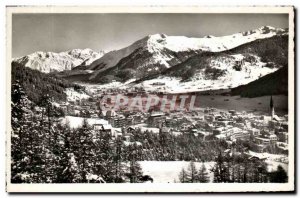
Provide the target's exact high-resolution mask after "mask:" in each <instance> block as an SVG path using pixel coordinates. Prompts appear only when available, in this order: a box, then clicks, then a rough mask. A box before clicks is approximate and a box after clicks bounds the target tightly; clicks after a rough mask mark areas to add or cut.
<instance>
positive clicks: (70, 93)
mask: <svg viewBox="0 0 300 198" xmlns="http://www.w3.org/2000/svg"><path fill="white" fill-rule="evenodd" d="M65 93H66V94H67V101H76V100H81V99H87V98H90V96H89V95H87V94H86V93H84V92H82V91H79V92H78V91H75V90H74V89H73V88H67V89H66V91H65Z"/></svg>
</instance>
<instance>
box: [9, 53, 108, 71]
mask: <svg viewBox="0 0 300 198" xmlns="http://www.w3.org/2000/svg"><path fill="white" fill-rule="evenodd" d="M102 55H103V52H94V51H93V50H91V49H83V50H82V49H73V50H70V51H66V52H61V53H54V52H35V53H33V54H30V55H27V56H24V57H20V58H15V59H14V60H13V62H17V63H19V64H21V65H23V66H25V67H29V68H31V69H35V70H39V71H41V72H44V73H50V72H54V71H58V72H60V71H65V70H71V69H73V68H74V67H76V66H79V65H82V64H83V63H84V65H86V64H90V63H91V62H93V61H94V60H95V59H98V58H100V57H101V56H102Z"/></svg>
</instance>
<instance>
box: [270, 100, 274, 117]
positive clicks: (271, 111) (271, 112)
mask: <svg viewBox="0 0 300 198" xmlns="http://www.w3.org/2000/svg"><path fill="white" fill-rule="evenodd" d="M270 114H271V119H272V120H273V118H274V115H275V110H274V103H273V98H272V96H271V100H270Z"/></svg>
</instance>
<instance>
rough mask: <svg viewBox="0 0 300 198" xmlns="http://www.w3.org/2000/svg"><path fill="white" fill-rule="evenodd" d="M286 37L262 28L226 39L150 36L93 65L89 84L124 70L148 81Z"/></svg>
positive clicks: (110, 54)
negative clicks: (206, 57)
mask: <svg viewBox="0 0 300 198" xmlns="http://www.w3.org/2000/svg"><path fill="white" fill-rule="evenodd" d="M285 34H287V31H286V30H284V29H280V28H273V27H270V26H263V27H261V28H258V29H256V30H251V31H247V32H242V33H237V34H233V35H229V36H223V37H213V36H206V37H204V38H188V37H185V36H167V35H165V34H155V35H150V36H147V37H145V38H143V39H141V40H139V41H137V42H135V43H134V44H132V45H130V46H128V47H126V48H123V49H121V50H117V51H112V52H109V53H107V54H105V55H104V56H103V57H101V58H100V59H98V60H96V61H94V62H93V63H92V64H91V65H90V66H89V67H88V68H89V69H92V70H95V72H94V73H93V74H92V75H91V76H90V77H89V80H91V81H94V82H102V81H101V78H102V77H103V76H104V75H113V76H117V77H119V76H120V75H121V76H122V75H123V74H119V71H120V70H124V69H133V70H135V71H130V72H133V73H134V74H133V75H134V77H135V78H140V77H145V76H147V75H149V74H155V73H160V72H161V71H164V70H166V69H168V68H170V67H172V66H174V65H177V64H178V63H180V62H183V61H185V60H187V59H188V58H189V57H191V56H193V55H195V54H199V53H201V52H221V51H227V50H230V49H232V48H235V47H237V46H240V45H243V44H245V43H249V42H252V41H255V40H257V39H265V38H270V37H273V36H275V35H285ZM106 70H108V71H106ZM118 70H119V71H118ZM105 71H106V72H105ZM130 72H128V73H130ZM103 74H104V75H103ZM117 80H123V81H126V80H128V78H125V79H123V78H122V77H121V79H118V78H117Z"/></svg>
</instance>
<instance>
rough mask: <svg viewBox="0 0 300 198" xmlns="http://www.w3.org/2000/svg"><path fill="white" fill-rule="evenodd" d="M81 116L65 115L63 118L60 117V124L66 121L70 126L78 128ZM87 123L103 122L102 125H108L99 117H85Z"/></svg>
mask: <svg viewBox="0 0 300 198" xmlns="http://www.w3.org/2000/svg"><path fill="white" fill-rule="evenodd" d="M83 120H84V118H83V117H74V116H66V117H64V118H63V119H61V123H62V124H66V123H68V124H69V125H70V128H79V127H81V126H82V124H83ZM86 120H87V123H88V124H89V125H91V126H92V125H93V124H103V125H108V121H107V120H103V119H99V118H87V119H86Z"/></svg>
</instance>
